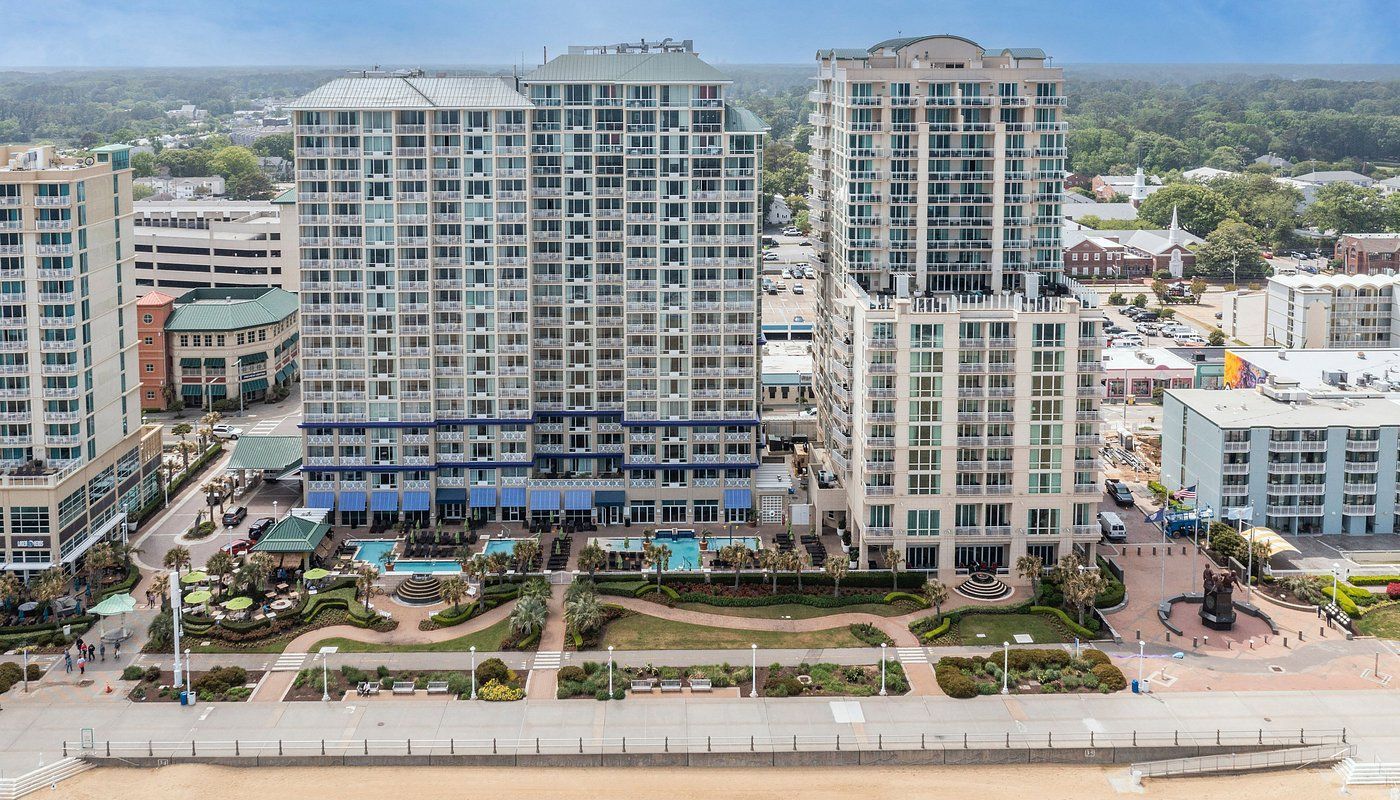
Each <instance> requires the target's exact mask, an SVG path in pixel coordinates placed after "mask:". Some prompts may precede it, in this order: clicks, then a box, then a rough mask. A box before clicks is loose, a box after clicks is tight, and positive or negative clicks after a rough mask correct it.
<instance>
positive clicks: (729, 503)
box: [724, 489, 753, 508]
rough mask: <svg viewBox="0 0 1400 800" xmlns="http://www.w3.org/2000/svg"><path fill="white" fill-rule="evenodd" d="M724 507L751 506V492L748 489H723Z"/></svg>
mask: <svg viewBox="0 0 1400 800" xmlns="http://www.w3.org/2000/svg"><path fill="white" fill-rule="evenodd" d="M724 507H725V508H753V492H751V491H749V490H748V489H725V490H724Z"/></svg>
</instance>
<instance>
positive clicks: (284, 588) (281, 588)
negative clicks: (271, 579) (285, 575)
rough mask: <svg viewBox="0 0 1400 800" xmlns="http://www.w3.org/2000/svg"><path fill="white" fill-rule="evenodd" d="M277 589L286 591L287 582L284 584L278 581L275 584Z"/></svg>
mask: <svg viewBox="0 0 1400 800" xmlns="http://www.w3.org/2000/svg"><path fill="white" fill-rule="evenodd" d="M277 591H279V592H285V591H287V584H285V583H279V584H277Z"/></svg>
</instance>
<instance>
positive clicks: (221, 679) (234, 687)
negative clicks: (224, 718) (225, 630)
mask: <svg viewBox="0 0 1400 800" xmlns="http://www.w3.org/2000/svg"><path fill="white" fill-rule="evenodd" d="M133 670H134V671H133ZM138 673H139V677H138ZM262 675H263V673H261V672H251V673H250V672H248V670H246V669H244V668H242V667H214V668H212V669H210V670H207V671H205V672H195V673H193V674H192V675H191V676H190V689H191V690H192V691H194V693H195V697H197V698H198V699H199V702H201V703H241V702H244V701H245V700H247V699H248V698H249V697H250V696H252V694H253V687H254V686H256V685H257V683H258V681H259V680H261V679H262ZM122 678H123V679H126V680H132V679H133V678H135V679H137V684H136V685H135V686H133V687H132V688H131V691H130V692H128V693H127V699H129V700H131V701H132V702H135V703H178V702H179V701H180V689H179V687H177V686H176V685H175V683H176V681H175V676H174V673H172V672H170V671H168V670H161V668H160V667H147V668H146V669H145V670H141V668H140V667H127V669H126V671H125V672H123V673H122Z"/></svg>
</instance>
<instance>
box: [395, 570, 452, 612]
mask: <svg viewBox="0 0 1400 800" xmlns="http://www.w3.org/2000/svg"><path fill="white" fill-rule="evenodd" d="M394 596H395V597H397V598H399V599H400V600H402V601H403V602H405V603H412V604H414V605H429V604H431V603H436V602H438V601H439V600H441V599H442V581H441V580H439V579H438V578H437V577H436V576H434V575H411V576H409V577H408V579H406V580H404V581H401V582H400V583H399V585H398V586H397V587H395V589H394Z"/></svg>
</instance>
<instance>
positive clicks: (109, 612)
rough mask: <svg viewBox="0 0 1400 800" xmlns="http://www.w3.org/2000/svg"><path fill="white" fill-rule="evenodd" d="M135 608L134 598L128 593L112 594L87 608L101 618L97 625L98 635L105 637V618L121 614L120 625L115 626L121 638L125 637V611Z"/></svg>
mask: <svg viewBox="0 0 1400 800" xmlns="http://www.w3.org/2000/svg"><path fill="white" fill-rule="evenodd" d="M135 608H136V598H134V597H132V596H131V595H129V594H114V595H112V596H111V597H109V598H107V599H106V600H103V601H102V602H100V603H98V604H97V605H95V606H93V607H92V608H90V609H88V610H89V611H90V612H92V613H93V614H96V615H98V616H99V617H102V618H103V619H102V620H101V621H100V622H99V626H98V627H99V630H98V636H100V637H102V638H106V636H107V626H106V618H107V617H110V616H113V615H114V614H120V615H121V616H122V625H121V627H119V628H117V632H118V634H119V635H120V636H121V638H123V639H125V638H126V635H125V634H126V612H128V611H131V610H133V609H135Z"/></svg>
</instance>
